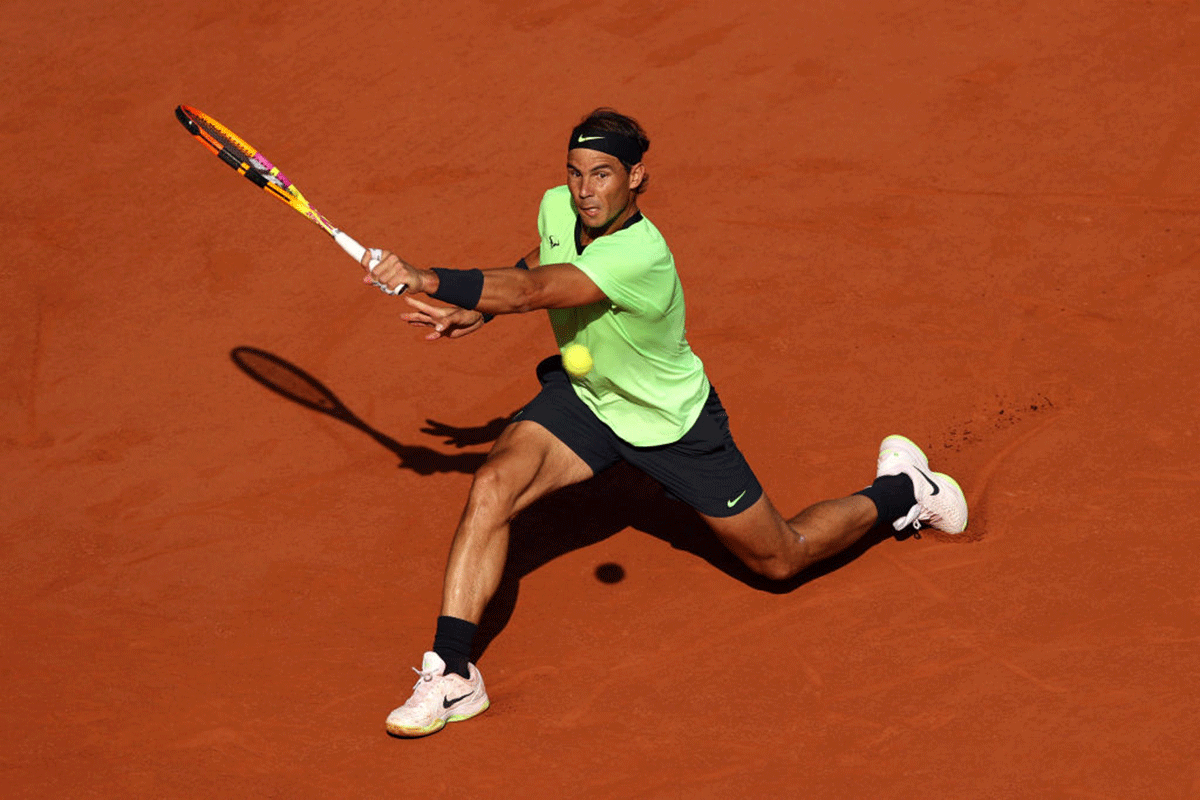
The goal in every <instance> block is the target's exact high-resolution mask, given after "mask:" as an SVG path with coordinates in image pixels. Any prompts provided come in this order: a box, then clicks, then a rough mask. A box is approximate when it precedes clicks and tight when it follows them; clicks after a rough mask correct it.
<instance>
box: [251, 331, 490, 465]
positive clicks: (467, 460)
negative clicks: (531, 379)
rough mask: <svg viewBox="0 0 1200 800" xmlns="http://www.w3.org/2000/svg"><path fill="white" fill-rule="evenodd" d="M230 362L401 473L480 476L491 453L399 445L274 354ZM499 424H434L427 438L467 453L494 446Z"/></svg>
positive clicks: (255, 354)
mask: <svg viewBox="0 0 1200 800" xmlns="http://www.w3.org/2000/svg"><path fill="white" fill-rule="evenodd" d="M229 357H230V358H231V359H232V360H233V363H234V365H235V366H237V368H238V369H240V370H241V371H242V372H244V373H246V375H248V376H250V377H251V378H252V379H253V380H255V381H256V382H257V383H259V384H261V385H262V386H265V387H266V388H268V389H270V390H271V391H272V392H274V393H275V394H278V395H279V396H281V397H284V398H287V399H288V400H291V401H292V402H293V403H297V404H299V405H302V406H304V407H305V408H308V409H311V410H313V411H319V412H320V413H322V414H326V415H328V416H330V417H333V418H334V419H336V420H338V421H340V422H344V423H346V424H347V425H349V426H351V427H352V428H356V429H358V430H360V431H362V432H363V433H365V434H367V435H368V436H370V437H371V438H372V439H374V440H375V441H376V442H378V443H379V444H381V445H383V446H384V447H385V448H387V449H388V450H390V451H391V452H392V453H393V454H394V455H395V456H396V457H397V458H399V459H400V464H399V467H400V468H401V469H409V470H412V471H413V472H415V473H417V474H418V475H433V474H435V473H441V472H461V473H465V474H468V475H470V474H474V473H475V472H476V471H477V470H478V469H479V467H480V465H482V464H483V462H484V459H486V458H487V455H486V454H485V453H442V452H439V451H437V450H434V449H432V448H429V447H424V446H421V445H411V444H403V443H401V442H398V441H396V440H395V439H393V438H392V437H390V436H387V435H386V434H384V433H381V432H380V431H377V430H375V429H374V428H372V427H371V426H370V425H368V424H367V423H365V422H363V421H362V420H361V419H359V418H358V416H357V415H355V414H354V412H353V411H351V410H350V409H349V408H347V407H346V405H345V404H344V403H343V402H342V401H341V400H339V399H338V397H337V395H335V394H334V393H333V392H332V391H331V390H330V389H329V387H327V386H325V384H323V383H321V382H320V381H319V380H317V379H316V378H314V377H313V376H312V375H310V374H308V373H307V372H305V371H304V370H303V369H301V368H300V367H298V366H296V365H295V364H292V363H291V362H289V361H287V360H285V359H283V358H280V357H279V356H277V355H275V354H274V353H269V352H267V351H266V350H260V349H258V348H257V347H244V346H241V347H235V348H233V350H231V351H230V352H229ZM504 421H505V420H500V421H499V422H504ZM496 423H497V420H493V421H492V422H490V423H488V424H487V425H485V426H482V427H479V428H451V427H450V426H446V425H441V424H440V423H434V422H432V421H430V424H431V425H432V426H434V428H433V429H432V430H431V429H426V430H425V432H427V433H434V434H435V435H441V436H445V437H447V442H448V443H456V444H457V446H459V447H462V446H464V443H471V444H479V443H484V442H485V441H490V440H489V439H487V437H488V436H490V437H491V439H495V438H496V437H497V436H499V435H500V431H501V430H503V425H497V424H496Z"/></svg>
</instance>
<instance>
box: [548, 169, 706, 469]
mask: <svg viewBox="0 0 1200 800" xmlns="http://www.w3.org/2000/svg"><path fill="white" fill-rule="evenodd" d="M577 219H578V217H577V214H576V211H575V204H574V201H572V199H571V192H570V190H569V189H568V188H567V187H566V186H558V187H555V188H553V189H551V190H549V191H548V192H546V194H545V196H544V197H543V198H542V206H541V210H540V212H539V213H538V234H539V236H540V237H541V263H542V264H573V265H575V266H576V267H578V268H579V269H580V270H581V271H582V272H583V273H584V274H585V275H587V276H588V277H589V278H591V279H592V281H593V282H594V283H595V284H596V286H598V287H599V288H600V290H601V291H602V292H604V294H605V297H606V298H607V299H605V300H601V301H600V302H598V303H593V304H592V305H587V306H579V307H576V308H563V309H550V312H549V313H550V325H551V327H553V329H554V337H555V339H556V340H557V341H558V347H559V350H562V349H563V348H565V347H566V346H567V345H569V344H581V345H583V346H584V347H586V348H587V349H588V350H589V351H591V354H592V361H593V366H592V369H591V371H590V372H588V374H587V375H584V376H583V377H575V376H571V384H572V386H574V388H575V393H576V394H577V395H579V399H580V400H582V401H583V402H584V403H585V404H587V406H588V407H589V408H591V409H592V411H594V412H595V413H596V416H597V417H599V418H600V420H601V421H602V422H604V424H606V425H608V427H610V428H611V429H612V430H613V432H614V433H616V434H617V436H619V437H621V438H622V439H624V440H625V441H626V442H628V443H629V444H631V445H634V446H635V447H652V446H655V445H661V444H669V443H671V442H675V441H678V440H679V439H680V438H682V436H683V435H684V434H685V433H686V432H687V431H688V429H689V428H691V427H692V425H693V423H695V421H696V418H697V417H699V416H700V410H701V408H702V407H703V405H704V401H705V400H706V399H707V397H708V391H709V384H708V378H707V376H705V374H704V364H703V363H702V362H701V361H700V359H699V357H697V356H696V354H695V353H693V352H692V348H691V346H690V345H689V344H688V342H687V337H686V334H685V331H684V302H683V287H682V286H680V283H679V275H678V273H676V271H675V258H674V256H672V255H671V250H670V248H668V247H667V242H666V240H665V239H664V238H663V236H662V234H661V233H659V232H658V228H656V227H654V225H652V224H651V223H650V220H648V219H646V218H645V217H643V216H640V215H638V216H636V217H634V220H633V221H632V222H631V223H630V224H627V225H626V226H625V227H624V228H622V229H621V230H618V231H615V232H613V233H610V234H608V235H606V236H601V237H600V238H599V239H596V240H595V241H594V242H592V243H591V244H589V245H587V246H586V247H584V248H580V247H579V245H578V239H577V238H576V232H577V231H576V221H577Z"/></svg>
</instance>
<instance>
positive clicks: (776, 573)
mask: <svg viewBox="0 0 1200 800" xmlns="http://www.w3.org/2000/svg"><path fill="white" fill-rule="evenodd" d="M701 516H702V517H703V518H704V521H705V522H707V523H708V525H709V527H711V528H712V529H713V532H714V533H716V535H717V538H719V539H720V540H721V541H722V542H723V543H724V544H725V546H726V547H728V548H729V549H730V551H732V552H733V554H734V555H736V556H737V557H738V558H740V559H741V560H742V561H743V562H745V564H746V566H748V567H750V569H752V570H754V571H755V572H757V573H759V574H760V575H763V576H766V577H768V578H773V579H775V580H784V579H786V578H790V577H792V576H793V575H795V574H796V573H797V572H799V571H800V570H802V569H804V568H805V567H808V566H811V565H812V564H815V563H817V562H818V561H821V560H823V559H826V558H829V557H830V556H832V555H835V554H836V553H840V552H841V551H842V550H845V549H846V548H847V547H849V546H850V545H852V544H854V543H855V542H857V541H858V540H859V539H861V538H862V536H863V534H865V533H866V532H867V531H869V530H870V529H871V528H872V526H874V524H875V521H876V519H877V513H876V510H875V504H874V503H873V502H871V501H870V500H869V499H867V498H866V497H863V496H862V495H857V494H856V495H851V496H850V497H843V498H840V499H838V500H825V501H824V502H821V503H817V504H816V505H813V506H809V507H808V508H806V509H804V510H803V511H801V512H800V513H799V514H797V515H796V516H795V517H792V518H791V519H790V520H785V519H784V518H783V517H782V516H781V515H780V514H779V512H778V511H777V510H776V509H775V506H774V504H773V503H772V502H771V498H769V497H767V496H766V495H765V494H764V495H763V496H762V497H760V498H759V499H758V502H756V503H755V504H754V505H752V506H750V508H748V509H746V510H745V511H743V512H741V513H740V514H737V515H736V516H732V517H710V516H706V515H704V514H701Z"/></svg>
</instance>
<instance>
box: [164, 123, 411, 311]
mask: <svg viewBox="0 0 1200 800" xmlns="http://www.w3.org/2000/svg"><path fill="white" fill-rule="evenodd" d="M175 116H176V117H177V118H178V119H179V121H180V122H181V123H182V124H183V127H185V128H187V130H188V133H190V134H192V135H193V136H195V137H196V140H197V141H199V142H200V144H202V145H204V146H205V147H206V148H208V150H209V152H211V153H213V154H214V155H216V156H217V158H219V159H221V160H222V161H224V162H225V163H226V164H228V165H229V166H230V167H232V168H233V169H234V170H236V171H237V173H238V174H239V175H245V176H246V178H247V179H248V180H249V181H250V182H251V183H253V184H254V185H255V186H257V187H259V188H260V189H262V190H263V191H265V192H266V193H267V194H269V195H271V196H272V197H276V198H278V199H279V200H282V201H283V202H284V203H287V204H288V205H289V206H291V207H292V208H294V209H296V210H297V211H299V212H300V213H301V214H303V215H304V216H305V217H306V218H308V219H309V220H311V221H312V222H314V223H316V225H317V226H318V227H320V228H321V230H323V231H325V232H326V233H328V234H329V235H330V236H332V237H333V240H334V241H335V242H337V243H338V246H340V247H341V248H342V249H343V250H345V251H346V253H348V254H349V256H350V257H351V258H353V259H354V260H355V261H357V262H358V263H359V264H363V263H364V259H365V257H366V254H367V252H368V250H367V248H365V247H363V246H362V245H361V244H359V243H358V242H356V241H355V240H354V238H353V237H351V236H350V235H349V234H347V233H345V232H343V231H340V230H338V229H337V228H335V227H334V226H333V225H332V224H331V223H330V222H329V220H328V219H326V218H325V216H324V215H323V214H321V212H319V211H317V210H316V209H315V208H313V207H312V205H311V204H310V203H309V202H308V200H306V199H305V197H304V195H303V194H301V193H300V190H299V189H297V188H296V185H295V184H293V183H292V182H291V181H289V180H288V179H287V176H285V175H284V174H283V173H282V172H280V171H279V168H278V167H276V166H275V165H274V164H272V163H271V162H270V161H268V160H267V159H266V157H264V156H263V154H262V153H260V152H258V150H256V149H255V148H253V147H251V146H250V145H249V144H248V143H247V142H246V141H245V140H244V139H242V138H241V137H240V136H238V135H237V134H236V133H234V132H233V131H231V130H229V128H226V127H225V126H224V125H222V124H221V123H220V122H217V121H216V120H215V119H213V118H212V117H210V116H209V115H207V114H205V113H204V112H203V111H200V110H199V109H196V108H192V107H191V106H179V107H178V108H176V109H175ZM369 252H370V253H371V260H370V261H369V262H367V263H366V267H367V269H368V270H369V271H371V272H373V271H374V269H375V267H376V266H377V265H378V264H379V262H380V261H381V260H382V258H383V251H381V250H378V249H376V248H371V250H370V251H369ZM373 283H374V284H375V285H376V286H378V287H379V288H380V290H381V291H383V292H385V293H386V294H391V295H396V294H401V293H402V292H403V291H404V290H405V289H406V288H407V287H406V286H405V285H404V284H400V285H398V286H396V288H394V289H392V288H389V287H388V286H387V285H386V284H384V283H380V282H379V281H373Z"/></svg>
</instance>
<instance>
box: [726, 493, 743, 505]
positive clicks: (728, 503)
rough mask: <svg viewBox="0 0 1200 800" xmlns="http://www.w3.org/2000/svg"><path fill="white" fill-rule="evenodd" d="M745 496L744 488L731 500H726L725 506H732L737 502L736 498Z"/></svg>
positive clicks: (739, 498)
mask: <svg viewBox="0 0 1200 800" xmlns="http://www.w3.org/2000/svg"><path fill="white" fill-rule="evenodd" d="M745 496H746V490H744V489H743V490H742V493H741V494H739V495H738V496H737V497H735V498H733V499H732V500H730V501H729V502H727V503H726V504H725V505H726V507H728V508H733V507H734V506H736V505H737V504H738V500H741V499H742V498H743V497H745Z"/></svg>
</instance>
